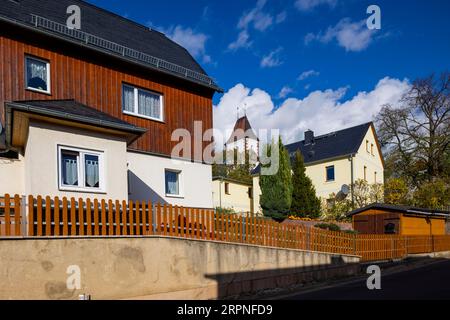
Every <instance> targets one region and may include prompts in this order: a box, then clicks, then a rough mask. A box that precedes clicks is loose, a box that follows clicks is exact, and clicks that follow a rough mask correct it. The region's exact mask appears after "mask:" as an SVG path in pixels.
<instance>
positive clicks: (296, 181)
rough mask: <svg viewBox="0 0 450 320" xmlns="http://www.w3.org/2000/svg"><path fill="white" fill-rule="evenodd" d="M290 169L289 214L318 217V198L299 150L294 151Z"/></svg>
mask: <svg viewBox="0 0 450 320" xmlns="http://www.w3.org/2000/svg"><path fill="white" fill-rule="evenodd" d="M292 171H293V175H292V204H291V214H292V215H294V216H296V217H307V218H318V217H319V216H320V200H319V198H317V196H316V189H315V188H314V186H313V184H312V181H311V179H310V178H309V177H308V176H307V175H306V168H305V162H304V160H303V156H302V154H301V153H300V151H299V150H297V152H296V153H295V157H294V161H293V164H292Z"/></svg>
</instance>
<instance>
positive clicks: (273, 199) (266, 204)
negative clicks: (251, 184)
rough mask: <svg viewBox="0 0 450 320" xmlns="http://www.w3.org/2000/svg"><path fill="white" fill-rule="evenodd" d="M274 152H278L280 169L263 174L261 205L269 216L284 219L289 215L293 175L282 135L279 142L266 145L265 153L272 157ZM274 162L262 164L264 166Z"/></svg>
mask: <svg viewBox="0 0 450 320" xmlns="http://www.w3.org/2000/svg"><path fill="white" fill-rule="evenodd" d="M272 152H277V153H278V158H279V163H278V170H276V171H275V172H274V174H271V175H264V174H261V176H260V180H259V184H260V187H261V193H262V194H261V197H260V205H261V208H262V210H263V213H264V215H265V216H267V217H271V218H273V219H275V220H283V219H285V218H286V217H287V216H288V215H289V211H290V208H291V200H292V176H291V165H290V161H289V154H288V152H287V150H286V148H285V147H284V146H283V143H282V141H281V137H280V138H279V139H278V143H273V142H272V145H266V146H265V154H266V155H267V156H268V157H270V156H271V153H272ZM271 165H273V164H270V163H269V164H265V165H262V167H263V168H265V167H270V166H271Z"/></svg>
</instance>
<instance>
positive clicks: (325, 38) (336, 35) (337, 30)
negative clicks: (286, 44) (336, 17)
mask: <svg viewBox="0 0 450 320" xmlns="http://www.w3.org/2000/svg"><path fill="white" fill-rule="evenodd" d="M375 34H376V30H369V29H368V28H367V26H366V21H365V20H361V21H359V22H352V21H351V20H350V19H349V18H344V19H342V20H341V21H339V22H338V23H337V24H336V25H335V26H333V27H329V28H328V29H327V31H326V32H325V33H323V32H319V33H318V34H314V33H308V34H307V35H306V36H305V40H304V41H305V44H306V45H307V44H309V43H310V42H312V41H314V40H317V41H320V42H322V43H329V42H331V41H333V40H336V41H337V43H338V44H339V46H341V47H343V48H345V50H346V51H362V50H364V49H366V48H367V47H368V46H369V44H370V43H371V42H372V37H373V36H374V35H375Z"/></svg>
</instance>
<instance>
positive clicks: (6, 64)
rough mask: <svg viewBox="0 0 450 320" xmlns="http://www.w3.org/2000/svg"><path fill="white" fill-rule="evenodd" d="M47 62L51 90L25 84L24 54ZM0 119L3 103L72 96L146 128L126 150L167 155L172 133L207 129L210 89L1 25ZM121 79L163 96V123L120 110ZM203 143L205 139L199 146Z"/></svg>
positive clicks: (210, 110)
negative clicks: (199, 126)
mask: <svg viewBox="0 0 450 320" xmlns="http://www.w3.org/2000/svg"><path fill="white" fill-rule="evenodd" d="M26 55H31V56H36V57H38V58H41V59H44V60H48V61H49V62H50V74H51V94H44V93H38V92H34V91H30V90H27V89H26V88H25V75H24V73H25V65H24V64H25V56H26ZM0 74H1V77H2V81H1V83H0V106H1V107H0V117H1V119H2V121H4V114H3V113H4V108H3V105H4V102H7V101H18V100H46V99H54V100H55V99H75V100H77V101H79V102H81V103H83V104H86V105H88V106H90V107H93V108H96V109H98V110H100V111H103V112H105V113H108V114H110V115H112V116H115V117H117V118H120V119H122V120H125V121H127V122H129V123H131V124H133V125H136V126H139V127H142V128H146V129H147V132H146V133H145V134H144V135H143V136H141V137H140V138H139V139H138V140H136V141H135V142H134V143H133V144H132V145H130V146H129V147H130V149H135V150H138V151H144V152H151V153H156V154H161V155H170V153H171V150H172V148H173V146H175V145H176V144H177V142H171V134H172V132H173V131H174V130H175V129H177V128H185V129H187V130H189V131H190V132H191V134H192V135H193V131H194V121H202V123H203V124H202V127H203V131H205V130H206V129H210V128H212V96H213V94H214V92H213V91H212V90H211V89H208V88H205V87H202V86H200V85H196V84H193V83H190V82H187V81H185V80H182V79H178V78H175V77H171V76H168V75H164V74H162V73H158V72H154V71H151V70H148V69H145V68H143V67H139V66H136V65H133V64H130V63H126V62H123V61H121V60H119V59H117V58H114V57H109V56H106V55H101V54H100V53H96V52H94V51H92V50H89V49H83V48H82V47H79V46H75V45H72V44H66V43H64V42H59V41H58V40H54V39H50V40H49V39H48V38H47V37H44V36H40V35H39V36H38V35H33V36H32V37H30V36H28V35H26V34H25V33H23V32H22V31H20V30H12V28H11V27H10V26H5V25H2V24H1V23H0ZM122 83H128V84H131V85H133V86H136V87H139V88H143V89H147V90H151V91H155V92H158V93H160V94H162V95H163V97H164V123H161V122H158V121H153V120H149V119H144V118H140V117H136V116H130V115H126V114H123V113H122ZM207 144H208V143H206V142H205V143H204V147H206V146H207Z"/></svg>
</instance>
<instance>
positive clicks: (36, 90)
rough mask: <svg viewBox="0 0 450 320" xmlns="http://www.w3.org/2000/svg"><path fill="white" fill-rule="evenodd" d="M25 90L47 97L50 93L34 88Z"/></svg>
mask: <svg viewBox="0 0 450 320" xmlns="http://www.w3.org/2000/svg"><path fill="white" fill-rule="evenodd" d="M25 90H27V91H32V92H37V93H42V94H46V95H48V96H51V95H52V93H51V92H50V91H44V90H40V89H35V88H29V87H27V88H26V89H25Z"/></svg>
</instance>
